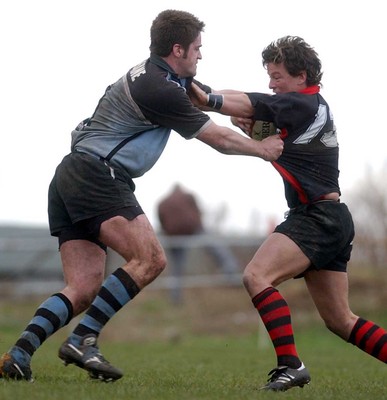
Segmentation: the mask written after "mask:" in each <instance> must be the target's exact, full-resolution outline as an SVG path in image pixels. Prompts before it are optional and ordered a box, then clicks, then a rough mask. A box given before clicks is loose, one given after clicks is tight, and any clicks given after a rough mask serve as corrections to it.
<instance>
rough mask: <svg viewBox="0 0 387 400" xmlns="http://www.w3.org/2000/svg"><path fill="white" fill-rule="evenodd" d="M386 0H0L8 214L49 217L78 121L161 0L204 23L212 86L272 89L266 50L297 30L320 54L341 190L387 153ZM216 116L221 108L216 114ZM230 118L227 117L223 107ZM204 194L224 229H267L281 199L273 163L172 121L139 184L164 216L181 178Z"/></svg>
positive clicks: (4, 213) (144, 53)
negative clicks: (231, 150)
mask: <svg viewBox="0 0 387 400" xmlns="http://www.w3.org/2000/svg"><path fill="white" fill-rule="evenodd" d="M382 5H383V2H382V1H377V0H368V1H356V0H355V1H351V2H340V1H329V0H328V1H324V2H321V1H315V0H305V1H301V0H300V1H297V0H294V1H288V0H276V1H275V2H274V1H258V0H255V1H247V0H238V1H228V2H225V1H215V0H213V1H212V2H208V3H207V2H200V1H190V0H186V1H183V0H179V1H168V0H154V1H149V0H148V1H142V2H135V1H129V0H125V1H124V0H109V1H106V0H66V1H59V0H56V1H53V0H34V1H30V0H19V1H18V0H12V1H3V2H2V3H1V5H0V34H1V38H2V40H1V53H2V54H1V63H0V69H1V74H0V79H1V90H2V93H1V97H0V110H1V144H2V145H1V151H2V156H1V160H0V163H1V164H0V167H1V169H0V184H1V190H2V193H1V196H0V224H24V223H27V224H39V225H46V224H47V215H46V209H47V189H48V185H49V182H50V180H51V178H52V175H53V173H54V170H55V168H56V166H57V164H58V163H59V162H60V160H61V159H62V158H63V156H65V155H66V154H67V153H68V152H69V148H70V133H71V130H72V129H73V128H74V127H75V126H76V125H77V124H78V122H79V121H80V120H82V119H84V118H86V117H88V116H90V115H91V114H92V112H93V111H94V108H95V106H96V104H97V102H98V100H99V98H100V97H101V96H102V94H103V92H104V90H105V88H106V86H108V85H109V84H110V83H113V82H115V81H116V80H117V79H118V78H120V77H121V76H122V75H123V74H124V73H126V72H127V70H128V69H129V68H130V67H132V66H133V65H135V64H137V63H139V62H140V61H142V60H143V59H145V58H147V57H148V55H149V50H148V48H149V28H150V25H151V23H152V20H153V19H154V17H155V16H156V15H157V14H158V13H159V12H160V11H162V10H164V9H167V8H175V9H182V10H186V11H189V12H192V13H193V14H195V15H196V16H197V17H198V18H199V19H201V20H203V21H204V22H205V23H206V28H205V32H204V34H203V35H202V44H203V47H202V56H203V59H202V60H201V61H200V62H199V66H198V74H197V79H198V80H200V81H201V82H203V83H206V84H209V85H210V86H212V87H213V88H215V89H225V88H232V89H239V90H244V91H261V92H269V89H268V86H267V85H268V79H267V74H266V72H265V70H264V69H263V68H262V66H261V59H260V53H261V51H262V49H263V48H264V47H265V46H266V45H267V44H269V43H270V42H271V41H272V40H275V39H277V38H278V37H281V36H284V35H288V34H289V35H298V36H301V37H303V38H304V39H305V40H306V41H307V42H309V43H310V44H311V45H312V46H313V47H315V49H316V50H317V52H318V53H319V55H320V58H321V60H322V64H323V71H324V76H323V84H324V87H323V90H322V94H323V96H324V97H325V98H326V100H327V101H328V103H329V104H330V106H331V108H332V110H333V114H334V117H335V122H336V126H337V129H338V138H339V144H340V152H341V153H340V170H341V180H340V183H341V187H342V190H343V192H344V193H343V199H344V200H345V194H346V192H349V191H350V189H351V187H353V185H354V184H355V183H356V181H357V179H358V178H360V177H361V176H362V175H363V174H364V170H365V168H366V167H370V168H374V169H376V170H379V169H381V168H382V167H383V165H384V163H385V161H386V150H385V149H386V144H387V138H386V133H385V128H384V125H385V122H384V116H385V115H386V103H387V102H386V91H387V80H386V78H385V75H386V73H385V68H386V38H387V28H386V22H385V13H384V11H383V12H382V8H381V7H382ZM212 115H213V114H212ZM214 120H215V121H216V122H217V123H219V124H224V125H226V126H230V124H229V122H228V118H227V117H223V116H215V117H214ZM177 181H179V182H181V183H182V184H183V185H184V186H186V187H187V188H189V189H192V190H193V191H194V192H196V193H197V195H198V196H199V199H200V202H201V204H202V206H203V207H204V209H205V212H206V213H207V215H212V219H211V218H209V219H208V220H209V221H210V220H213V219H214V218H215V217H214V215H216V214H217V213H218V212H219V209H222V208H227V210H228V211H227V215H228V217H227V219H226V220H225V222H224V225H223V228H224V229H226V230H228V231H246V230H259V229H261V228H262V227H264V226H265V224H266V223H267V221H266V220H267V219H270V218H271V217H272V216H274V217H275V218H276V219H280V218H281V216H282V215H283V212H284V211H286V203H285V200H284V195H283V184H282V180H281V178H280V177H279V175H278V173H277V172H276V171H275V170H274V168H272V167H271V165H270V164H268V163H265V162H264V161H262V160H260V159H254V158H249V157H243V156H225V155H221V154H219V153H217V152H215V151H214V150H212V149H210V148H209V147H207V146H205V145H204V144H202V143H201V142H199V141H198V140H191V141H186V140H184V139H182V138H181V137H180V136H179V135H178V134H176V133H174V132H173V133H172V135H171V139H170V143H169V144H168V145H167V149H166V150H165V152H164V153H163V155H162V156H161V158H160V160H159V162H158V163H157V164H156V166H155V167H154V168H153V169H152V170H151V171H150V172H148V173H147V174H146V175H145V176H144V177H141V178H138V179H136V185H137V189H136V195H137V197H138V199H139V201H140V204H142V206H143V208H144V209H145V211H146V213H147V215H148V217H149V219H150V220H151V222H152V223H153V224H154V225H155V227H157V218H156V216H155V215H156V214H155V210H156V208H155V205H156V203H157V201H158V200H159V199H160V198H161V197H162V196H164V195H165V193H166V192H167V191H168V190H169V189H170V187H171V186H172V184H173V183H174V182H177Z"/></svg>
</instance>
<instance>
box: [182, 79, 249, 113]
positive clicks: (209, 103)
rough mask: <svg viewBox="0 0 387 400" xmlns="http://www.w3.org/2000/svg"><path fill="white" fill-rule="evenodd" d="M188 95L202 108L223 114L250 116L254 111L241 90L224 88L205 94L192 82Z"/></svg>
mask: <svg viewBox="0 0 387 400" xmlns="http://www.w3.org/2000/svg"><path fill="white" fill-rule="evenodd" d="M189 96H190V98H191V100H192V102H193V103H194V104H195V105H196V106H198V107H199V108H201V109H202V110H211V111H217V112H219V113H220V114H223V115H230V116H233V117H241V118H251V117H252V115H253V112H254V109H253V106H252V105H251V102H250V99H249V98H248V96H247V95H246V94H245V93H243V92H238V91H234V90H224V91H217V92H214V93H210V94H207V93H206V92H204V91H203V90H202V89H200V88H199V86H197V85H196V84H195V83H192V84H191V88H190V91H189Z"/></svg>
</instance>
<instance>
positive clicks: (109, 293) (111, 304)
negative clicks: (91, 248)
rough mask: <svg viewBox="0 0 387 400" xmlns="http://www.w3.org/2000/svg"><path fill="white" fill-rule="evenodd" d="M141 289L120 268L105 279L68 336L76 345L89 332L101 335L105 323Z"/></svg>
mask: <svg viewBox="0 0 387 400" xmlns="http://www.w3.org/2000/svg"><path fill="white" fill-rule="evenodd" d="M139 291H140V289H139V288H138V286H137V285H136V283H135V282H134V281H133V279H132V278H131V277H130V275H129V274H128V273H127V272H126V271H125V270H123V269H122V268H118V269H117V270H116V271H115V272H113V273H112V274H111V275H110V276H108V277H107V278H106V279H105V282H104V283H103V285H102V287H101V289H100V291H99V292H98V294H97V296H96V298H95V299H94V301H93V303H92V304H91V306H90V308H89V309H88V310H87V311H86V314H85V315H84V317H83V318H82V319H81V321H80V322H79V324H78V325H77V326H76V327H75V329H74V331H73V333H72V334H71V335H70V337H69V338H68V340H69V342H70V343H72V344H75V345H79V344H80V343H81V340H82V337H83V336H85V335H88V334H94V335H96V336H98V335H99V333H100V332H101V330H102V328H103V327H104V326H105V324H106V323H107V322H108V321H109V320H110V319H111V318H112V317H113V316H114V314H116V313H117V312H118V311H119V310H120V309H121V308H122V307H123V306H124V305H125V304H126V303H128V302H129V301H130V300H132V299H133V298H134V297H135V296H136V295H137V294H138V292H139Z"/></svg>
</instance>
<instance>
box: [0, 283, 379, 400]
mask: <svg viewBox="0 0 387 400" xmlns="http://www.w3.org/2000/svg"><path fill="white" fill-rule="evenodd" d="M293 298H294V299H296V298H297V293H294V297H293ZM193 300H194V301H193ZM294 301H295V300H294ZM36 305H37V300H36V299H34V300H33V301H32V299H31V300H30V301H27V302H26V301H19V302H18V303H15V302H8V301H1V302H0V327H1V329H0V347H1V348H0V352H2V351H5V350H7V349H8V347H9V346H10V345H12V344H13V342H14V341H15V339H16V338H17V336H18V335H19V333H20V331H21V329H22V328H24V326H25V324H26V322H28V318H29V317H30V316H31V312H32V311H33V310H34V309H35V307H36ZM130 307H132V306H129V307H128V308H127V309H126V308H125V309H124V310H123V311H122V313H121V314H119V315H117V318H116V317H115V319H114V320H112V321H111V322H112V324H111V326H110V327H109V328H108V329H107V330H106V332H105V333H104V334H103V335H102V336H101V340H100V348H101V351H102V353H103V354H104V355H105V356H106V358H107V359H109V360H110V361H111V362H112V363H113V364H114V365H116V366H118V367H120V368H121V369H122V370H123V371H124V373H125V375H124V377H123V378H122V379H121V380H119V381H117V382H115V383H102V382H97V381H92V380H90V379H89V378H88V376H87V374H86V373H85V372H84V371H83V370H81V369H79V368H76V367H74V366H68V367H64V366H63V364H62V363H61V362H60V360H59V358H58V357H57V355H56V354H57V350H58V347H59V345H60V344H61V342H62V340H63V339H64V338H65V337H66V334H67V331H61V332H58V333H57V334H56V335H55V336H53V337H52V338H50V340H48V341H47V342H46V343H45V344H44V346H43V347H42V348H41V349H40V350H39V351H38V352H37V353H36V354H35V357H34V359H33V363H32V369H33V375H34V377H35V382H34V383H32V384H31V383H27V382H12V381H11V382H10V381H4V380H0V399H1V400H6V399H14V400H18V399H28V400H56V399H58V400H62V399H74V400H77V399H81V400H89V399H90V400H100V399H101V400H121V399H122V400H123V399H125V400H130V399H141V400H145V399H154V400H156V399H157V400H164V399H165V400H167V399H168V400H172V399H173V400H184V399H187V400H188V399H198V400H199V399H216V400H217V399H220V400H228V399H235V400H243V399H269V398H270V399H271V398H281V399H282V398H286V399H289V400H291V399H313V400H318V399H324V400H325V399H333V400H338V399H343V400H344V399H350V400H357V399H364V400H369V399H387V390H386V389H387V384H386V382H387V380H386V374H387V370H386V366H385V365H383V364H382V363H380V362H379V361H377V360H375V359H373V358H372V357H369V356H368V355H366V354H364V353H363V352H361V351H359V350H358V349H356V348H355V347H353V346H352V345H349V344H346V343H344V342H343V341H342V340H340V339H339V338H337V337H335V336H334V335H332V334H331V333H329V332H328V331H327V330H326V329H325V328H323V326H322V324H321V323H320V322H317V319H316V318H315V316H313V312H312V311H309V314H308V313H306V311H305V312H304V313H302V314H300V313H295V316H294V318H293V319H294V325H295V330H296V341H297V344H298V351H299V353H300V355H301V356H302V358H303V361H304V362H305V364H306V365H307V367H308V369H309V371H310V373H311V375H312V382H311V383H310V385H307V386H305V387H304V388H303V389H300V388H295V389H292V390H290V391H288V392H285V393H267V392H262V391H259V390H258V389H259V388H260V387H261V386H262V385H263V384H264V383H265V382H266V379H267V373H268V372H269V370H270V369H271V368H273V367H274V366H275V357H274V352H273V350H272V347H271V344H270V343H268V342H267V341H266V340H265V335H266V332H261V333H260V334H259V335H258V330H257V326H258V325H257V321H258V318H257V316H256V315H255V312H254V310H253V312H252V313H251V314H250V313H249V312H246V313H245V314H244V313H243V312H244V311H243V310H245V308H247V307H249V308H248V309H249V310H250V307H251V305H250V304H249V300H248V299H246V296H245V295H244V293H243V292H242V291H241V290H239V289H230V290H226V291H224V290H222V291H220V290H219V291H214V290H212V291H211V296H210V295H209V294H208V292H207V291H203V292H200V293H198V292H193V293H188V294H187V302H186V304H184V305H182V306H180V307H173V306H171V305H170V304H169V303H168V300H167V296H165V293H164V294H162V293H161V294H160V293H158V294H157V293H153V292H150V293H149V295H147V296H144V298H143V299H142V300H139V301H138V304H137V305H136V306H135V307H132V308H130ZM306 309H307V307H306ZM204 316H207V318H205V317H204ZM367 316H368V317H370V315H367ZM378 322H380V323H381V324H384V326H386V322H387V321H386V319H385V320H384V321H382V320H380V319H379V320H378ZM226 327H227V328H228V329H226Z"/></svg>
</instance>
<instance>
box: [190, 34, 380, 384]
mask: <svg viewBox="0 0 387 400" xmlns="http://www.w3.org/2000/svg"><path fill="white" fill-rule="evenodd" d="M262 59H263V65H264V67H265V68H266V70H267V73H268V75H269V88H270V89H271V90H272V91H273V92H274V94H273V95H270V94H263V93H239V94H237V93H233V94H224V95H222V96H221V95H217V94H209V95H208V94H206V93H204V92H203V91H201V90H200V89H199V88H197V87H193V89H194V96H193V99H194V100H195V101H198V102H199V103H198V104H202V105H203V106H206V107H208V106H210V107H211V106H212V105H213V104H216V103H218V104H219V103H221V104H222V105H221V106H220V107H214V108H215V110H217V111H218V112H220V113H222V114H225V115H231V116H233V117H232V121H233V123H234V124H235V125H237V126H239V127H240V128H241V129H243V130H245V131H249V132H250V134H251V132H252V130H251V127H252V126H253V124H254V123H255V122H254V121H265V122H268V123H271V124H274V126H275V127H276V128H277V129H280V131H281V138H282V139H283V141H284V151H283V153H282V155H281V156H280V157H279V158H278V159H277V160H276V161H273V162H272V164H273V166H274V167H275V168H276V170H277V171H278V172H279V173H280V175H281V177H282V179H283V182H284V186H285V197H286V200H287V203H288V206H289V211H288V212H287V213H286V218H285V220H284V221H283V222H282V223H281V224H279V225H278V226H277V227H276V228H275V229H274V232H273V233H272V234H270V235H269V236H268V238H267V239H266V241H265V242H264V243H263V244H262V245H261V246H260V247H259V249H258V250H257V252H256V254H255V255H254V257H253V259H252V260H251V261H250V263H249V264H248V265H247V267H246V269H245V271H244V276H243V281H244V285H245V287H246V289H247V292H248V293H249V295H250V297H251V299H252V302H253V304H254V307H255V308H256V309H257V311H258V312H259V314H260V316H261V318H262V321H263V323H264V325H265V326H266V329H267V330H268V333H269V335H270V338H271V340H272V342H273V346H274V349H275V352H276V356H277V366H276V368H274V369H273V370H272V371H271V372H270V373H269V376H270V378H269V380H268V382H267V384H266V385H265V386H264V387H263V389H265V390H273V391H285V390H287V389H290V388H292V387H295V386H300V387H303V386H304V385H305V384H307V383H309V381H310V375H309V372H308V371H307V369H306V368H305V366H304V364H303V362H302V361H301V359H300V358H299V356H298V353H297V350H296V346H295V342H294V336H293V328H292V324H291V317H290V310H289V307H288V305H287V303H286V301H285V299H284V298H283V296H282V295H281V294H280V293H279V291H278V290H277V289H276V287H277V286H278V285H279V284H281V283H282V282H284V281H286V280H289V279H291V278H299V277H303V278H304V279H305V282H306V285H307V288H308V290H309V292H310V294H311V297H312V299H313V301H314V303H315V305H316V308H317V310H318V312H319V314H320V316H321V318H322V319H323V321H324V322H325V325H326V326H327V327H328V329H329V330H331V331H332V332H334V333H335V334H336V335H338V336H340V337H341V338H342V339H344V340H345V341H347V342H349V343H351V344H353V345H355V346H357V347H359V348H360V349H362V350H364V351H365V352H366V353H368V354H370V355H372V356H374V357H376V358H377V359H379V360H380V361H382V362H384V363H386V362H387V333H386V331H385V330H384V329H382V328H381V327H379V326H377V325H376V324H375V323H373V322H371V321H368V320H366V319H364V318H361V317H359V316H357V315H355V314H354V313H353V312H352V311H351V309H350V306H349V302H348V275H347V263H348V261H349V259H350V254H351V250H352V241H353V238H354V225H353V221H352V216H351V213H350V211H349V210H348V208H347V206H346V205H345V204H344V203H342V202H340V195H341V192H340V187H339V182H338V178H339V168H338V159H339V147H338V143H337V135H336V128H335V125H334V121H333V116H332V111H331V109H330V107H329V105H328V103H327V102H326V101H325V100H324V98H323V97H322V96H321V94H320V88H321V78H322V72H321V61H320V59H319V57H318V54H317V53H316V51H315V50H314V49H313V48H312V47H311V46H310V45H309V44H307V43H306V42H305V41H304V40H303V39H302V38H300V37H297V36H286V37H283V38H280V39H278V40H277V41H275V42H273V43H271V44H270V45H268V46H267V47H266V48H265V49H264V50H263V52H262ZM217 96H220V97H221V99H217ZM211 97H212V98H211Z"/></svg>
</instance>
